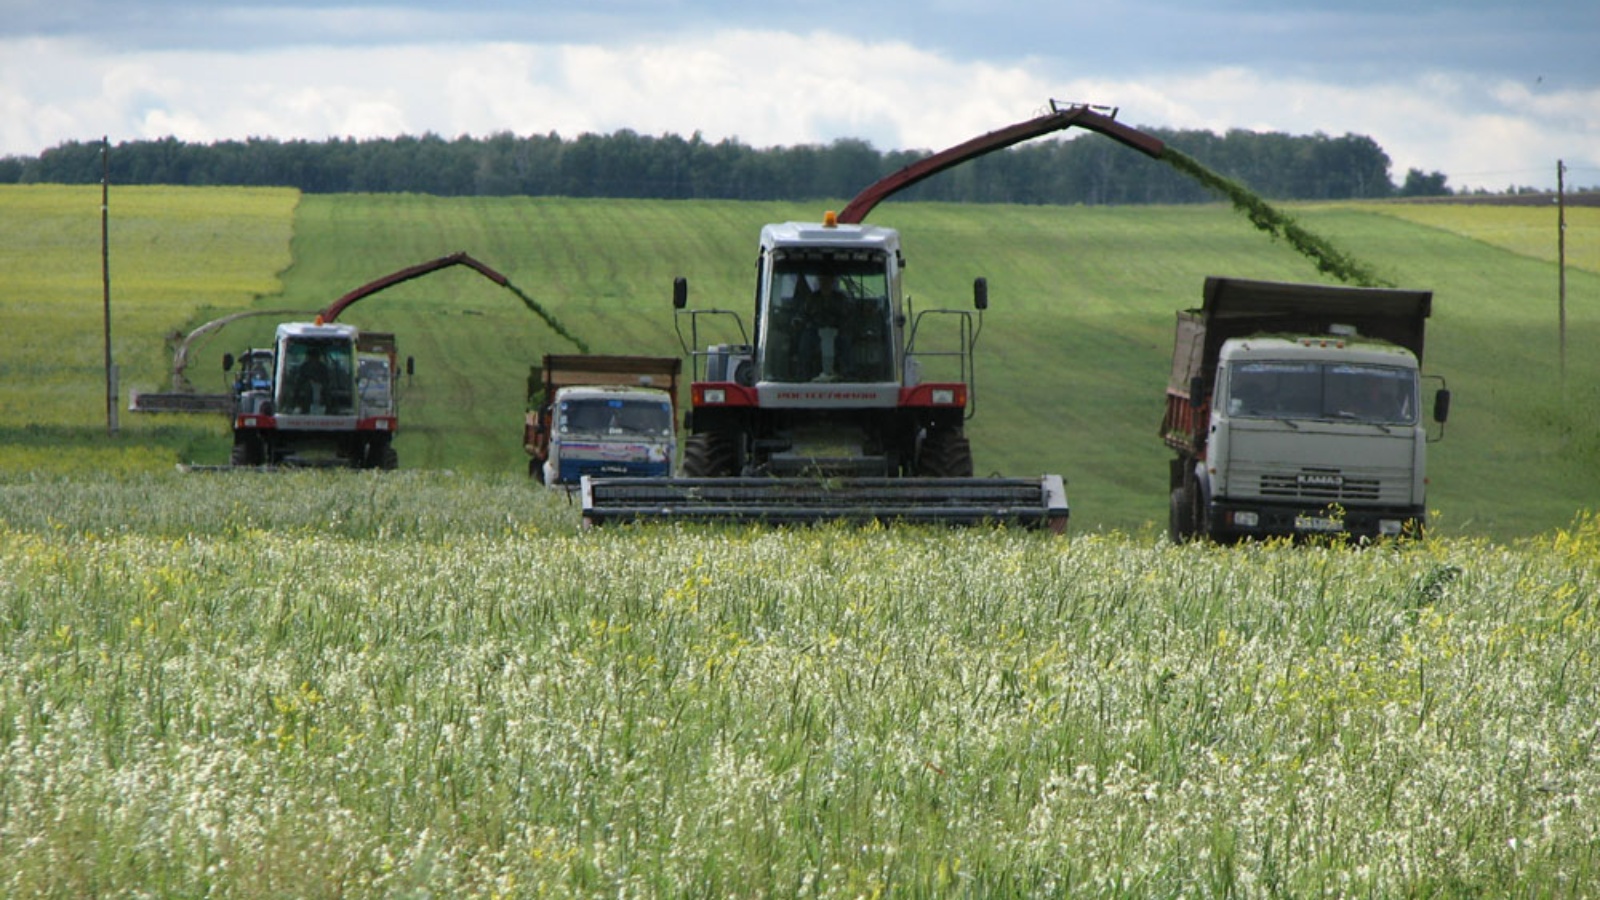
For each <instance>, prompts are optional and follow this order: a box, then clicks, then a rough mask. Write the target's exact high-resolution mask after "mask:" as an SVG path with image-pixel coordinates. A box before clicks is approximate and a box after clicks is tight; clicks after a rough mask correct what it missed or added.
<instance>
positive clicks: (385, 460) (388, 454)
mask: <svg viewBox="0 0 1600 900" xmlns="http://www.w3.org/2000/svg"><path fill="white" fill-rule="evenodd" d="M378 468H380V469H385V470H388V471H390V472H392V471H394V470H395V469H398V468H400V451H398V450H396V449H394V446H393V445H389V446H386V447H384V448H383V455H382V456H381V457H380V458H379V460H378Z"/></svg>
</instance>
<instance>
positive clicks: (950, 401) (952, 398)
mask: <svg viewBox="0 0 1600 900" xmlns="http://www.w3.org/2000/svg"><path fill="white" fill-rule="evenodd" d="M933 402H934V403H935V404H937V405H939V406H953V405H955V402H956V392H955V391H952V390H950V389H949V388H934V389H933Z"/></svg>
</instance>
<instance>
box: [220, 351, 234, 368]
mask: <svg viewBox="0 0 1600 900" xmlns="http://www.w3.org/2000/svg"><path fill="white" fill-rule="evenodd" d="M222 371H224V372H232V371H233V354H232V353H224V354H222Z"/></svg>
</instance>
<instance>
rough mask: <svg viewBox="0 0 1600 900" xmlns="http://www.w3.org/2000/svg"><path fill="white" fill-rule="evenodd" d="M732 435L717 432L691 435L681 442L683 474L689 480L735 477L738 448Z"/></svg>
mask: <svg viewBox="0 0 1600 900" xmlns="http://www.w3.org/2000/svg"><path fill="white" fill-rule="evenodd" d="M734 440H735V439H734V437H733V435H728V434H721V433H718V432H705V433H702V434H691V435H689V436H688V437H687V438H684V440H683V474H685V475H687V476H689V477H690V478H726V477H729V476H732V475H737V474H738V471H737V467H738V464H739V453H738V448H737V447H736V446H735V444H734Z"/></svg>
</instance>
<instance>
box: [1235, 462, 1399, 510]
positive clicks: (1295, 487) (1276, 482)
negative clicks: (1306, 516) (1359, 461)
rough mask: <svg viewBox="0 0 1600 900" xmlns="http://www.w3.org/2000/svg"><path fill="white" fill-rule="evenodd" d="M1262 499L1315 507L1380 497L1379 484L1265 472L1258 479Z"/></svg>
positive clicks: (1317, 472)
mask: <svg viewBox="0 0 1600 900" xmlns="http://www.w3.org/2000/svg"><path fill="white" fill-rule="evenodd" d="M1261 496H1263V497H1272V498H1282V499H1288V500H1310V501H1315V502H1317V503H1344V502H1350V501H1366V502H1373V501H1377V500H1378V499H1380V497H1381V496H1382V483H1381V481H1380V480H1379V479H1377V478H1359V477H1352V476H1349V475H1343V474H1341V473H1339V472H1337V471H1328V470H1324V469H1312V470H1306V471H1301V472H1268V473H1263V474H1262V476H1261Z"/></svg>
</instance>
